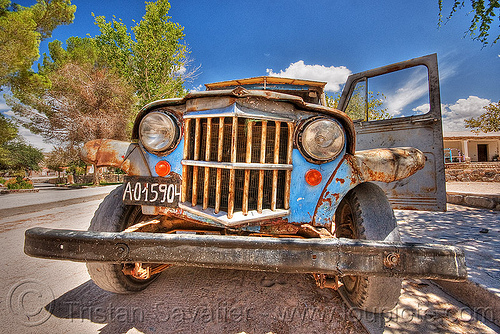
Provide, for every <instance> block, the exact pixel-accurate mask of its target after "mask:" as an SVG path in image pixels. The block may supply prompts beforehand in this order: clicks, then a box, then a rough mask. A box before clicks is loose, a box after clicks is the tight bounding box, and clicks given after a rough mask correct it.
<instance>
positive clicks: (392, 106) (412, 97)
mask: <svg viewBox="0 0 500 334" xmlns="http://www.w3.org/2000/svg"><path fill="white" fill-rule="evenodd" d="M440 71H441V72H440V76H439V80H440V82H441V83H443V82H444V81H445V80H446V79H447V78H448V77H450V76H451V75H453V74H454V73H455V66H454V65H450V64H444V65H442V66H441V70H440ZM428 80H429V79H428V74H427V69H426V68H424V67H423V66H419V67H416V68H414V69H413V70H412V72H411V74H410V75H409V77H408V79H407V81H406V82H405V83H404V84H403V85H402V87H401V88H399V89H397V90H396V91H395V92H393V93H386V94H385V95H386V102H385V106H384V107H386V108H387V111H388V112H389V114H391V115H393V116H398V115H400V114H401V112H402V111H403V110H404V109H405V107H406V106H407V105H409V104H410V103H412V102H415V101H417V100H418V99H419V98H421V97H423V96H426V95H428V92H429V84H428ZM425 106H427V111H429V104H428V103H427V104H424V105H421V106H418V107H416V108H413V111H417V112H419V113H422V114H423V113H425V112H427V111H425Z"/></svg>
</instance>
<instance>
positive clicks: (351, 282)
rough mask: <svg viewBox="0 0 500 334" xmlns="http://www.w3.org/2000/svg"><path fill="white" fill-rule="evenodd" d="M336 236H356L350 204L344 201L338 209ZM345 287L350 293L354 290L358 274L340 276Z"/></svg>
mask: <svg viewBox="0 0 500 334" xmlns="http://www.w3.org/2000/svg"><path fill="white" fill-rule="evenodd" d="M335 235H336V236H337V238H348V239H356V238H357V229H356V226H355V225H354V216H353V213H352V208H351V205H350V204H349V203H348V202H347V201H346V202H345V203H344V205H343V206H342V207H341V209H340V222H339V223H338V225H337V230H336V232H335ZM342 282H343V283H344V287H345V289H346V290H347V291H348V292H349V293H352V292H353V291H355V290H356V288H357V286H358V284H359V276H352V275H346V276H344V277H342Z"/></svg>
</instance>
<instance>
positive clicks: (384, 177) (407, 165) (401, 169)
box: [313, 147, 425, 229]
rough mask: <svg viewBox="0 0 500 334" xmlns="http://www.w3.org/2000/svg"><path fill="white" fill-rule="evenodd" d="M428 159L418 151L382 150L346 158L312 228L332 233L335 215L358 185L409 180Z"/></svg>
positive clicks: (325, 192) (332, 178)
mask: <svg viewBox="0 0 500 334" xmlns="http://www.w3.org/2000/svg"><path fill="white" fill-rule="evenodd" d="M424 165H425V156H424V154H423V153H422V152H421V151H420V150H417V149H415V148H411V147H406V148H384V149H382V148H380V149H373V150H366V151H359V152H357V153H356V154H355V155H350V154H346V155H345V157H344V159H343V160H342V162H341V163H340V164H339V166H338V168H337V169H335V171H334V172H333V173H332V175H331V176H330V178H329V180H328V182H327V183H326V185H325V188H324V189H323V192H322V193H321V196H320V199H319V201H318V204H317V206H316V210H315V212H314V216H313V225H314V226H321V227H325V228H328V229H331V228H332V226H334V221H333V220H334V215H335V211H336V209H337V207H338V205H339V203H340V201H341V200H342V199H343V198H344V196H345V195H346V194H347V193H348V192H349V191H350V190H351V189H353V188H354V187H356V186H357V185H359V184H361V183H364V182H370V181H381V182H387V183H388V182H393V181H397V180H401V179H404V178H407V177H409V176H411V175H413V174H415V173H416V172H417V171H419V170H420V169H422V168H424Z"/></svg>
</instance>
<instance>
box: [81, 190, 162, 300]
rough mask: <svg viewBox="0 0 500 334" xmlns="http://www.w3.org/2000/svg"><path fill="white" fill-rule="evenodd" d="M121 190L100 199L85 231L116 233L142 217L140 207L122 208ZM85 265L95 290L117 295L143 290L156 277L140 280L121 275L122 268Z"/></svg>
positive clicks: (105, 264) (156, 276)
mask: <svg viewBox="0 0 500 334" xmlns="http://www.w3.org/2000/svg"><path fill="white" fill-rule="evenodd" d="M123 190H124V187H123V185H121V186H119V187H117V188H116V189H114V190H113V191H112V192H111V193H110V194H109V195H108V196H106V197H105V198H104V200H103V201H102V203H101V204H100V205H99V208H98V209H97V210H96V212H95V214H94V217H93V218H92V220H91V222H90V227H89V229H88V230H89V231H97V232H120V231H123V230H124V229H126V228H127V227H128V226H131V225H133V224H135V223H138V222H139V221H140V220H141V218H144V217H145V216H144V215H143V214H142V211H141V207H140V206H137V205H125V204H123V200H122V197H123ZM86 265H87V271H88V272H89V275H90V278H92V281H94V283H95V284H96V285H97V286H98V287H100V288H101V289H103V290H106V291H109V292H113V293H119V294H128V293H134V292H138V291H141V290H144V289H145V288H146V287H148V285H149V284H151V283H152V282H153V281H154V280H155V279H156V278H158V276H159V275H160V274H156V275H154V276H152V277H151V278H149V279H145V280H143V279H136V278H133V277H132V276H130V275H125V274H124V273H123V272H122V269H123V265H122V264H113V263H104V262H87V263H86Z"/></svg>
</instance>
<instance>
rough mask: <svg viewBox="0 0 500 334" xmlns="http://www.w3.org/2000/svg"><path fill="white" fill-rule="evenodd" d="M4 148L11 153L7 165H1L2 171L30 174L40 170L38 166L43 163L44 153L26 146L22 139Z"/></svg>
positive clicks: (9, 143) (5, 145)
mask: <svg viewBox="0 0 500 334" xmlns="http://www.w3.org/2000/svg"><path fill="white" fill-rule="evenodd" d="M4 148H5V149H7V150H8V151H9V155H10V157H9V160H8V162H7V164H6V165H0V169H3V170H9V171H14V172H16V171H17V172H19V171H23V172H24V173H25V174H28V173H29V171H30V170H39V169H40V167H39V166H38V164H39V163H40V162H42V161H43V159H44V157H43V153H42V152H41V151H40V150H39V149H37V148H35V147H33V146H31V145H29V144H26V143H25V142H24V141H22V140H21V139H17V140H14V141H10V142H8V143H6V144H4Z"/></svg>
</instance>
